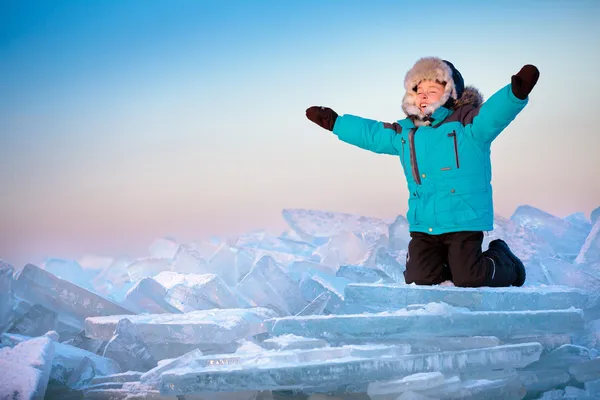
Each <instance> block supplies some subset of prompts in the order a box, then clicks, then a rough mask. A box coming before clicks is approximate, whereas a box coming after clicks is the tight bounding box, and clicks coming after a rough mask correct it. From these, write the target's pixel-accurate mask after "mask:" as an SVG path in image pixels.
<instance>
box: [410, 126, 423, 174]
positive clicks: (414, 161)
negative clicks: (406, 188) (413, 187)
mask: <svg viewBox="0 0 600 400" xmlns="http://www.w3.org/2000/svg"><path fill="white" fill-rule="evenodd" d="M416 131H417V128H412V129H411V130H410V131H409V132H408V144H409V146H410V164H411V165H412V174H413V179H414V180H415V182H417V185H420V184H421V176H420V175H419V166H418V165H417V151H416V150H415V132H416Z"/></svg>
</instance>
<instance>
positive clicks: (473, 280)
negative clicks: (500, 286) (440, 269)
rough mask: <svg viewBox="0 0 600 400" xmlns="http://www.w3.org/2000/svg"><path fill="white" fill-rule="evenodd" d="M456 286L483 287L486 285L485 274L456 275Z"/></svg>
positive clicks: (454, 280) (454, 281)
mask: <svg viewBox="0 0 600 400" xmlns="http://www.w3.org/2000/svg"><path fill="white" fill-rule="evenodd" d="M452 282H453V283H454V286H457V287H471V288H474V287H482V286H485V276H481V275H479V276H477V275H467V276H459V277H454V279H453V281H452Z"/></svg>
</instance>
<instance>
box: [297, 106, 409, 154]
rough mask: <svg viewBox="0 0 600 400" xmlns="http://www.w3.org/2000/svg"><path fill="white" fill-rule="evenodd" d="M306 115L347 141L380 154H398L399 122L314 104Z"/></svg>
mask: <svg viewBox="0 0 600 400" xmlns="http://www.w3.org/2000/svg"><path fill="white" fill-rule="evenodd" d="M306 117H307V118H308V119H309V120H311V121H312V122H314V123H315V124H317V125H319V126H321V127H322V128H324V129H327V130H329V131H332V132H333V133H334V134H335V135H337V136H338V138H339V139H340V140H342V141H344V142H346V143H350V144H352V145H354V146H357V147H360V148H362V149H365V150H370V151H372V152H374V153H379V154H392V155H398V154H399V152H398V149H397V148H396V147H395V145H394V141H395V139H396V134H397V133H399V132H400V130H401V128H400V126H399V125H398V124H384V123H383V122H379V121H375V120H371V119H366V118H361V117H357V116H354V115H343V116H341V117H340V116H338V114H337V113H336V112H335V111H333V110H332V109H331V108H327V107H320V106H313V107H309V108H308V109H307V110H306Z"/></svg>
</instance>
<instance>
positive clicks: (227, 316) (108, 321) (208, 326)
mask: <svg viewBox="0 0 600 400" xmlns="http://www.w3.org/2000/svg"><path fill="white" fill-rule="evenodd" d="M276 316H277V314H276V313H275V312H274V311H273V310H270V309H267V308H261V307H256V308H249V309H241V308H238V309H226V310H221V309H214V310H200V311H193V312H190V313H186V314H140V315H111V316H106V317H94V318H88V319H86V321H85V332H86V335H87V336H88V337H90V338H93V339H102V340H110V339H111V338H112V336H113V333H114V331H115V328H116V326H117V323H118V322H119V321H120V320H121V319H124V318H127V319H128V320H130V321H131V323H132V324H133V325H134V326H135V327H136V329H137V334H138V336H139V338H140V339H141V340H142V341H143V342H144V343H146V344H151V343H193V344H195V343H231V342H234V341H236V340H240V339H243V338H246V337H249V336H254V335H257V334H259V333H264V332H266V327H265V325H264V321H265V320H267V319H270V318H274V317H276Z"/></svg>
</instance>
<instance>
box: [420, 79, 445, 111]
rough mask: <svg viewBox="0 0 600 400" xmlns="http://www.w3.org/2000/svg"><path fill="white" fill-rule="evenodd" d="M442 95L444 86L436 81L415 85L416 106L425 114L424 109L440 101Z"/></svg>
mask: <svg viewBox="0 0 600 400" xmlns="http://www.w3.org/2000/svg"><path fill="white" fill-rule="evenodd" d="M443 94H444V85H442V84H440V83H438V82H436V81H421V83H419V85H417V106H418V107H419V109H420V110H421V111H422V112H425V108H426V107H427V106H428V105H430V104H433V103H437V102H438V101H440V99H441V97H442V95H443Z"/></svg>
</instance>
